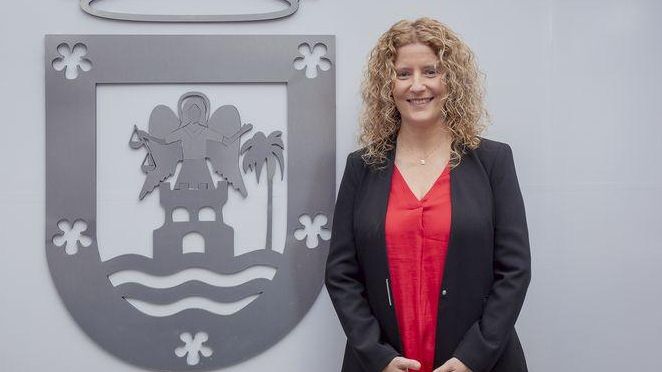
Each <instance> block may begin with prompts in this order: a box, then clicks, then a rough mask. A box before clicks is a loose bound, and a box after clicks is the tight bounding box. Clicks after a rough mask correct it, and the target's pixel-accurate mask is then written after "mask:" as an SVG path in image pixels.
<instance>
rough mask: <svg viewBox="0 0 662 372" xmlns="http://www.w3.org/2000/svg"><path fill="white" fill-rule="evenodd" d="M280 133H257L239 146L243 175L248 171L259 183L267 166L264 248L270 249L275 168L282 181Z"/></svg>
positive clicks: (281, 141) (281, 140)
mask: <svg viewBox="0 0 662 372" xmlns="http://www.w3.org/2000/svg"><path fill="white" fill-rule="evenodd" d="M282 134H283V133H282V132H281V131H275V132H271V133H270V134H269V136H268V137H267V136H265V135H264V133H262V132H257V133H255V134H254V135H253V137H252V138H251V139H249V140H248V141H246V142H245V143H244V144H243V145H242V146H241V151H240V152H241V153H242V154H244V161H243V168H244V173H247V172H248V171H249V170H251V171H254V172H255V176H256V178H257V182H258V183H259V182H260V173H261V172H262V167H263V166H264V165H265V164H266V165H267V186H268V187H267V189H268V199H267V200H268V201H267V241H266V244H265V248H266V249H267V250H270V249H271V235H272V219H273V212H272V204H273V203H272V201H273V178H274V175H275V174H276V166H278V167H279V168H280V179H281V180H283V176H284V175H283V150H284V149H285V146H284V145H283V139H282V138H281V136H282Z"/></svg>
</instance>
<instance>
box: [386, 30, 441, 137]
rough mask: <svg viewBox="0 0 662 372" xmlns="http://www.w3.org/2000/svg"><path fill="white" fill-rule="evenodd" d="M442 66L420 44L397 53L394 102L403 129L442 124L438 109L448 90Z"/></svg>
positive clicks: (434, 56)
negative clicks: (410, 126)
mask: <svg viewBox="0 0 662 372" xmlns="http://www.w3.org/2000/svg"><path fill="white" fill-rule="evenodd" d="M440 69H441V63H440V61H439V58H437V55H436V54H435V53H434V51H432V49H431V48H430V47H429V46H427V45H425V44H421V43H414V44H408V45H404V46H402V47H400V48H398V50H397V57H396V59H395V71H396V79H395V82H394V84H393V99H394V101H395V106H396V107H397V108H398V111H399V112H400V117H401V118H402V123H403V125H416V126H425V125H435V124H437V123H439V122H440V121H441V116H442V112H441V108H442V106H443V103H444V102H443V100H444V99H445V97H446V93H447V87H446V83H445V82H444V78H443V73H442V71H441V70H440Z"/></svg>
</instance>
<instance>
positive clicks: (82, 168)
mask: <svg viewBox="0 0 662 372" xmlns="http://www.w3.org/2000/svg"><path fill="white" fill-rule="evenodd" d="M334 52H335V51H334V38H333V37H332V36H321V35H308V36H303V35H302V36H299V35H297V36H291V35H288V36H244V35H241V36H239V35H237V36H220V35H214V36H211V35H200V36H111V35H49V36H47V37H46V53H45V55H46V61H45V62H46V63H45V67H46V256H47V259H48V265H49V268H50V271H51V274H52V278H53V281H54V283H55V285H56V287H57V290H58V291H59V293H60V296H61V297H62V299H63V301H64V303H65V305H66V307H67V308H68V310H69V312H70V313H71V315H72V316H73V318H74V319H75V320H76V322H77V323H78V324H79V325H80V326H81V328H82V329H83V330H84V331H85V332H86V333H87V334H88V335H89V336H90V337H91V338H92V339H93V340H94V341H95V342H97V343H98V344H99V345H100V346H101V347H103V348H104V349H106V350H107V351H109V352H111V353H112V354H114V355H116V356H117V357H119V358H121V359H123V360H125V361H127V362H130V363H132V364H135V365H138V366H142V367H146V368H151V369H158V370H210V369H215V368H221V367H224V366H229V365H233V364H236V363H239V362H241V361H243V360H246V359H248V358H251V357H252V356H254V355H256V354H258V353H260V352H262V351H264V350H266V349H267V348H269V347H270V346H272V345H274V344H275V343H276V342H277V341H279V340H280V339H282V338H283V337H284V336H285V335H286V334H287V333H288V332H289V331H290V330H291V329H292V328H293V327H294V326H295V325H296V324H297V323H298V322H299V321H300V320H301V319H302V317H303V316H304V315H305V313H306V312H307V311H308V310H309V309H310V307H311V306H312V304H313V302H314V301H315V299H316V298H317V295H318V294H319V291H320V289H321V285H322V282H323V272H324V269H323V267H324V260H325V258H326V254H327V252H328V239H329V237H330V231H329V229H330V226H329V224H330V220H331V213H332V208H333V202H334V195H335V66H334V59H335V58H334ZM250 83H284V84H286V90H287V99H286V100H287V123H286V128H287V134H286V135H287V140H284V136H285V134H284V133H282V132H281V131H277V130H275V131H263V130H261V126H260V123H258V122H253V123H246V122H244V121H243V120H242V116H241V112H242V107H237V106H235V105H231V104H225V103H224V102H214V101H212V100H211V99H210V98H209V97H208V95H207V94H206V93H205V92H204V91H202V90H201V91H195V90H186V91H183V92H182V93H181V95H180V96H179V99H178V101H177V102H176V104H172V103H168V102H163V103H162V104H159V105H156V106H155V107H152V109H151V110H150V111H149V112H145V113H144V117H145V121H144V122H143V123H139V124H136V125H132V126H130V127H128V128H129V130H127V132H126V142H125V143H124V146H125V148H123V149H122V151H127V152H142V153H143V154H144V160H143V161H142V164H140V163H137V164H135V167H136V169H140V171H142V173H143V175H144V182H143V183H142V187H138V188H136V190H135V197H136V200H140V202H139V203H142V202H144V200H145V199H147V198H157V199H158V201H159V204H160V206H161V207H162V209H163V211H164V216H165V217H164V220H163V221H159V223H162V224H161V225H160V227H158V228H156V229H154V230H153V231H152V230H145V231H144V234H150V235H152V242H153V247H152V251H153V254H152V256H151V257H148V256H145V255H142V254H138V253H129V254H122V255H119V256H117V257H113V258H111V259H108V260H103V259H102V256H101V255H100V253H99V252H100V247H101V246H103V244H104V242H103V241H99V240H98V235H97V231H98V225H97V222H98V218H97V186H96V185H97V182H96V177H97V156H96V154H97V143H98V140H99V138H97V133H98V132H99V131H98V128H97V111H96V110H97V108H96V106H97V88H98V85H101V84H125V85H131V84H250ZM255 105H260V102H255ZM124 124H126V123H124ZM104 166H111V167H112V166H113V165H112V164H104ZM262 173H265V174H266V177H264V178H260V175H261V174H262ZM118 174H119V175H120V177H121V174H122V171H119V172H118ZM247 177H257V179H258V180H260V179H266V181H265V182H264V183H263V184H262V187H264V188H266V189H267V190H268V198H267V200H268V202H267V204H266V210H265V211H264V213H266V215H267V224H266V225H267V226H266V233H265V234H266V237H265V241H266V244H265V247H264V248H261V249H256V250H252V251H250V252H244V253H237V249H236V247H235V239H234V234H235V228H236V227H233V226H231V225H230V224H228V223H227V221H224V214H223V207H224V206H225V205H226V203H228V194H229V193H236V194H237V195H239V197H240V198H242V199H246V198H250V197H251V195H250V193H249V191H248V189H247V187H246V185H245V181H246V180H247ZM284 180H286V181H287V191H286V193H287V205H286V208H287V212H286V214H283V215H286V220H287V221H286V222H285V223H284V224H283V225H284V226H287V227H286V231H285V232H284V235H285V244H284V249H283V250H282V252H280V251H277V250H275V249H273V247H272V246H271V241H272V234H273V233H274V232H273V226H275V224H274V218H273V216H274V203H273V192H272V189H273V187H274V185H275V184H277V183H278V182H283V181H284ZM179 212H183V213H184V215H185V218H183V219H182V218H175V216H176V214H177V213H179ZM127 221H130V220H129V219H127ZM127 223H130V222H127ZM192 238H194V239H198V240H200V241H202V245H201V248H199V249H197V250H190V249H187V244H188V243H187V242H188V241H189V240H190V239H192ZM256 268H262V271H261V272H262V273H265V272H266V273H267V274H255V273H257V272H258V271H256ZM201 273H202V274H205V275H201ZM129 274H133V276H131V275H129ZM131 278H133V279H131ZM136 278H138V279H136ZM140 278H148V279H150V280H148V281H141V280H139V279H140ZM210 278H211V279H210ZM214 278H224V279H228V278H231V279H233V280H230V284H228V281H227V280H226V281H221V280H219V281H215V279H214ZM151 308H158V309H161V310H159V312H157V313H154V312H153V311H149V310H148V309H151Z"/></svg>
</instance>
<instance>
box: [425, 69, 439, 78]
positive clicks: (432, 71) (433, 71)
mask: <svg viewBox="0 0 662 372" xmlns="http://www.w3.org/2000/svg"><path fill="white" fill-rule="evenodd" d="M424 73H425V75H426V76H432V77H433V76H437V70H426V71H425V72H424Z"/></svg>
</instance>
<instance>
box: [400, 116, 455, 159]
mask: <svg viewBox="0 0 662 372" xmlns="http://www.w3.org/2000/svg"><path fill="white" fill-rule="evenodd" d="M397 141H398V145H400V146H402V147H406V148H407V149H408V150H410V151H411V150H414V149H416V150H418V151H421V152H422V153H424V154H427V153H430V152H431V151H434V150H435V149H437V148H439V147H447V148H450V143H451V134H450V132H449V131H448V129H447V128H446V125H445V124H444V123H442V122H437V123H436V124H433V125H411V124H407V123H404V122H403V123H402V125H401V126H400V130H399V131H398V137H397Z"/></svg>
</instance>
